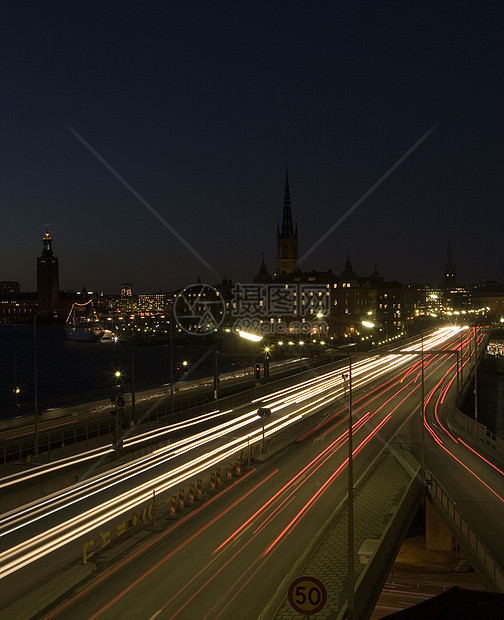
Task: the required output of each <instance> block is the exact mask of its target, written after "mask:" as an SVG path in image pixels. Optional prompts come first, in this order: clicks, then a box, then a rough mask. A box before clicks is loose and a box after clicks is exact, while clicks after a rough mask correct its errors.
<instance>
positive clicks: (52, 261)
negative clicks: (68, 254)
mask: <svg viewBox="0 0 504 620" xmlns="http://www.w3.org/2000/svg"><path fill="white" fill-rule="evenodd" d="M42 242H43V249H42V255H41V256H39V257H38V258H37V305H38V310H39V311H40V310H56V309H57V308H59V306H60V299H59V271H58V258H57V256H54V253H53V250H52V239H51V235H50V234H49V231H46V233H45V235H44V237H43V238H42Z"/></svg>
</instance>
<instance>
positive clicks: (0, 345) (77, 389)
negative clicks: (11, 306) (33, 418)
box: [0, 323, 224, 419]
mask: <svg viewBox="0 0 504 620" xmlns="http://www.w3.org/2000/svg"><path fill="white" fill-rule="evenodd" d="M36 348H37V376H38V381H37V392H38V401H39V408H40V410H41V411H43V410H44V409H47V408H49V407H58V406H64V405H68V404H71V403H76V402H81V401H85V400H92V399H98V398H106V397H108V396H110V395H112V394H117V392H118V391H120V392H123V393H124V392H129V391H131V363H132V362H131V358H132V355H133V356H134V372H135V388H136V390H141V389H148V388H151V387H156V386H158V385H162V384H164V383H169V381H170V346H169V345H154V346H139V345H129V344H126V343H122V342H120V341H119V342H117V343H115V342H113V341H108V342H89V343H88V342H74V341H70V340H68V339H67V338H66V334H65V331H64V328H63V327H62V326H58V325H44V324H42V323H41V324H38V325H37V331H36ZM212 351H213V347H211V345H203V346H202V345H201V344H197V345H195V346H182V345H174V348H173V362H174V365H175V366H176V365H177V364H180V363H181V362H182V361H184V360H186V361H188V362H189V367H191V366H192V367H194V365H195V364H196V363H197V362H198V360H199V359H200V358H201V357H202V355H204V354H205V353H207V352H210V354H209V355H208V356H207V357H206V359H205V360H204V361H203V362H202V363H201V365H200V366H198V368H197V369H196V370H195V371H194V373H193V374H191V377H194V378H196V377H201V376H208V375H211V374H212V373H213V366H212V365H213V355H212ZM14 356H16V361H17V385H18V386H19V387H20V390H21V391H20V393H19V396H18V407H17V408H15V407H14V398H13V388H14ZM33 367H34V363H33V326H32V325H0V419H6V418H10V417H14V416H16V415H23V414H31V413H33ZM117 370H119V371H121V378H120V380H117V379H116V377H115V372H116V371H117ZM222 370H224V368H222ZM174 373H175V370H174ZM118 383H119V384H120V385H119V388H117V387H116V386H117V384H118Z"/></svg>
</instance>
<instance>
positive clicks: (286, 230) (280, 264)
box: [275, 170, 299, 276]
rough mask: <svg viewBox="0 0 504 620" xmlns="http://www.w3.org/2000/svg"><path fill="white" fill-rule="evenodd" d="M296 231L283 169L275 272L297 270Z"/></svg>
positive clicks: (286, 179)
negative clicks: (280, 219)
mask: <svg viewBox="0 0 504 620" xmlns="http://www.w3.org/2000/svg"><path fill="white" fill-rule="evenodd" d="M298 257H299V255H298V233H297V226H296V227H294V224H293V221H292V209H291V198H290V188H289V175H288V172H287V170H286V171H285V192H284V206H283V214H282V228H281V230H280V229H279V228H278V227H277V264H276V274H275V275H277V276H281V275H282V274H285V273H294V272H295V271H298Z"/></svg>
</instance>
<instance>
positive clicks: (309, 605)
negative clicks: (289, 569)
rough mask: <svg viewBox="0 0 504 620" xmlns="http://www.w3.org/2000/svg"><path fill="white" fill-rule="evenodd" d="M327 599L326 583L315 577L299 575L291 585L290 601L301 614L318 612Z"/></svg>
mask: <svg viewBox="0 0 504 620" xmlns="http://www.w3.org/2000/svg"><path fill="white" fill-rule="evenodd" d="M326 600H327V592H326V589H325V587H324V584H323V583H322V582H320V581H319V580H318V579H315V577H299V578H298V579H296V580H295V581H293V582H292V583H291V584H290V586H289V603H290V604H291V605H292V607H293V608H294V609H295V610H296V611H298V612H299V613H300V614H306V615H309V614H316V613H317V612H319V611H320V610H321V609H322V608H323V607H324V605H325V604H326Z"/></svg>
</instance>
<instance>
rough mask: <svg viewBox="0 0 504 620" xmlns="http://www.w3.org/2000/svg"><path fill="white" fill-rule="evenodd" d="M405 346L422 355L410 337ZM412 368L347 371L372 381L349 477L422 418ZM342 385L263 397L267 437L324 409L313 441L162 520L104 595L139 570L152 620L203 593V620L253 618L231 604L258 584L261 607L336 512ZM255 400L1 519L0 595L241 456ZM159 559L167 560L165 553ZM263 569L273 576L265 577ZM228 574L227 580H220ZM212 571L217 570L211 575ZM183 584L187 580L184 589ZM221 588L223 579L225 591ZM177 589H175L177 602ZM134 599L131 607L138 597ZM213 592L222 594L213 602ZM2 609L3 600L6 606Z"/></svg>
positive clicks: (359, 415) (441, 339) (373, 366)
mask: <svg viewBox="0 0 504 620" xmlns="http://www.w3.org/2000/svg"><path fill="white" fill-rule="evenodd" d="M450 339H451V340H454V341H457V342H458V341H459V340H460V339H457V332H456V331H455V330H444V331H442V332H440V333H438V334H436V335H434V336H432V337H429V338H425V340H424V347H425V349H426V350H427V349H428V348H432V349H439V348H440V347H442V346H453V343H452V344H451V345H450V344H449V341H450ZM443 343H444V344H443ZM411 349H414V350H418V343H416V344H414V345H412V347H411ZM450 357H451V356H449V355H445V356H440V355H437V356H430V357H429V356H425V364H424V367H425V380H426V384H429V382H432V381H433V380H434V377H433V376H431V374H432V375H434V374H435V375H436V376H437V375H439V374H440V376H443V374H444V372H443V371H442V369H443V368H445V367H449V366H450V365H451V363H450ZM452 360H453V358H452ZM419 365H420V362H419V356H418V355H389V356H384V357H375V358H370V359H367V360H363V361H361V362H358V363H356V364H355V365H354V367H353V368H352V374H353V388H354V393H355V395H356V397H357V398H359V396H358V395H359V394H360V392H359V390H362V389H363V386H366V385H367V386H369V387H368V389H364V390H363V391H364V392H365V393H364V394H363V395H362V396H360V398H361V400H360V401H358V402H356V404H355V410H354V433H355V438H354V446H355V449H354V454H355V457H356V458H355V464H356V473H357V475H359V472H362V471H363V470H364V469H365V466H367V464H368V463H369V462H370V461H371V460H372V458H373V457H374V455H376V454H378V452H379V451H380V450H381V449H382V448H383V445H384V444H386V442H388V441H390V440H391V439H392V438H393V437H394V436H395V434H396V433H397V432H398V430H399V428H401V426H402V425H403V424H404V423H405V422H406V421H407V420H408V419H409V418H410V417H411V416H412V415H413V414H414V412H415V411H416V412H417V413H418V409H419V389H420V387H419V386H420V370H419ZM344 392H345V388H344V386H343V385H342V378H341V370H339V371H335V372H332V373H328V374H326V375H324V376H322V377H319V378H316V379H313V380H311V381H308V382H305V383H304V384H302V385H299V386H296V388H288V389H285V390H282V391H280V392H278V393H276V394H272V395H270V396H269V397H268V398H267V399H263V402H262V403H260V404H262V405H266V406H268V407H270V408H271V409H272V411H273V415H272V417H271V418H270V419H269V420H268V421H267V423H266V427H265V432H266V436H268V435H272V434H274V433H278V432H280V431H281V430H282V429H283V428H286V427H287V426H288V425H291V424H293V423H294V422H295V421H297V420H299V419H300V418H302V417H303V416H307V415H314V414H315V412H317V411H322V410H323V411H324V415H325V416H326V418H325V424H324V425H323V426H321V427H320V428H319V429H318V430H317V432H316V433H315V434H314V435H313V438H311V437H309V438H306V439H305V440H304V441H302V442H298V443H297V444H296V446H295V447H294V448H293V449H290V450H287V451H285V452H284V453H283V454H282V458H281V459H280V458H279V457H274V458H272V459H270V460H268V461H267V462H266V463H265V464H264V465H262V466H261V467H258V468H257V469H252V470H250V471H249V472H248V473H247V475H246V476H245V475H243V476H242V477H241V478H238V480H237V481H236V482H235V483H234V485H232V486H227V487H226V490H225V492H221V493H219V494H218V495H216V496H215V499H213V500H212V501H211V502H206V503H204V504H202V505H201V507H200V508H198V510H197V511H196V510H194V511H192V512H189V513H187V516H184V517H182V518H181V519H179V520H177V521H176V522H174V523H173V525H170V527H169V528H168V529H167V530H166V531H164V532H163V533H162V535H160V537H159V540H158V541H157V542H156V544H154V545H152V544H151V545H150V546H149V547H148V549H146V550H145V551H144V552H143V553H138V554H136V555H135V561H134V562H126V564H125V565H124V567H125V568H124V571H121V570H116V571H115V572H114V573H113V574H114V577H113V579H114V580H115V579H118V580H119V583H116V582H115V581H114V585H111V584H112V582H111V581H109V580H110V579H112V575H110V576H107V577H105V578H104V579H103V581H102V583H105V582H107V584H106V585H105V586H104V589H105V591H106V592H107V594H106V595H105V598H107V596H110V592H111V591H113V592H115V593H117V592H119V591H122V590H121V580H125V581H128V580H129V579H131V576H132V573H135V575H137V577H136V579H140V577H142V575H143V573H142V572H141V570H142V567H143V569H145V570H144V572H148V573H149V575H152V577H151V578H152V579H154V580H158V582H159V583H164V584H165V585H164V587H160V593H159V596H157V597H156V596H154V595H153V590H154V586H153V585H152V583H151V581H150V579H148V578H147V577H142V579H141V580H140V582H139V583H144V582H145V583H146V588H147V590H148V591H149V597H146V598H148V599H149V602H148V605H147V604H146V605H147V607H146V609H145V611H144V610H143V608H142V612H141V613H139V615H138V617H151V616H153V615H155V614H156V613H158V612H160V610H162V611H161V612H160V613H162V615H163V617H174V614H177V611H176V610H177V609H178V607H179V606H182V605H183V606H184V607H183V609H185V610H187V611H185V612H184V614H187V615H185V617H194V616H191V615H190V613H192V612H190V611H189V609H190V606H191V605H196V606H198V605H201V601H202V599H201V596H204V597H205V598H204V600H205V608H206V609H209V610H210V609H213V611H212V612H211V615H210V616H209V617H229V618H231V617H251V618H252V617H257V612H258V610H257V609H250V615H249V616H248V615H247V616H244V615H243V613H242V614H241V615H240V616H236V615H235V616H233V615H232V613H234V612H233V611H232V609H233V605H238V606H239V607H240V606H241V607H243V601H244V600H251V599H249V598H248V597H250V588H251V587H252V588H254V591H255V588H259V590H260V591H264V594H263V595H262V596H260V597H259V598H258V605H262V606H264V604H265V603H266V602H267V600H269V596H271V594H272V592H274V590H275V588H276V587H277V585H278V583H279V581H281V579H282V577H283V575H284V574H285V573H286V572H287V569H288V567H289V566H292V563H293V561H294V559H295V557H297V556H298V555H299V553H300V549H303V548H304V547H305V546H306V544H307V543H308V542H309V540H310V539H311V536H313V533H314V532H315V531H317V529H318V527H320V525H321V524H322V522H323V520H324V518H325V515H326V514H327V512H328V511H330V510H331V509H332V508H334V503H335V501H341V500H342V499H343V498H344V495H345V492H346V480H345V478H344V476H342V472H344V470H345V465H346V452H345V448H346V437H347V433H346V430H344V429H345V428H346V425H345V416H346V415H347V410H346V407H345V403H346V397H345V394H344ZM334 405H336V407H334ZM257 406H258V403H251V405H249V406H248V407H242V408H240V409H238V410H236V411H233V412H215V413H214V414H212V415H214V416H215V419H214V420H213V422H212V426H211V427H208V428H206V429H203V430H201V431H200V432H196V428H197V425H198V424H199V422H197V421H192V424H193V426H192V427H191V433H190V435H189V436H187V437H185V438H181V439H178V440H174V441H173V442H172V443H170V445H169V446H167V447H166V449H163V450H161V451H157V452H156V453H154V454H153V455H150V456H149V458H144V459H142V460H140V461H138V462H136V463H133V464H129V465H128V466H127V467H121V468H118V469H117V470H116V471H112V472H110V474H108V475H106V476H104V475H101V476H98V477H96V478H93V477H90V478H89V480H86V481H85V482H84V483H81V484H79V485H75V487H74V488H70V489H68V493H65V496H64V497H63V496H62V494H61V493H59V494H57V495H56V496H55V497H47V498H46V500H47V503H45V504H43V505H42V504H40V503H37V505H34V506H26V507H23V509H22V510H21V509H19V510H17V511H15V512H12V513H6V514H4V515H2V517H1V520H0V528H1V529H0V536H1V538H2V549H3V551H2V553H1V554H0V566H1V569H0V570H1V571H2V572H1V577H2V579H3V581H4V589H3V591H2V597H3V599H4V601H5V602H8V601H9V599H12V597H16V596H19V595H20V593H21V591H22V589H23V587H22V586H23V585H24V584H25V583H27V581H28V580H31V582H32V583H33V586H34V585H36V582H37V579H36V578H35V579H34V575H35V576H37V566H39V565H40V566H44V567H45V568H44V570H45V571H46V575H48V574H50V573H51V572H52V571H53V572H56V571H58V570H62V569H64V567H65V566H67V565H68V564H69V563H70V562H71V561H75V558H76V556H77V555H78V554H79V552H80V551H81V549H82V543H83V541H85V540H88V539H89V538H90V536H92V535H93V533H94V532H99V531H100V528H101V529H103V528H106V527H107V526H110V524H111V523H113V522H114V521H115V522H117V521H118V520H119V518H120V517H124V515H125V514H128V512H131V511H132V510H133V509H134V508H136V507H138V505H139V504H141V503H142V502H145V501H147V500H148V499H150V498H151V497H152V491H153V489H155V490H156V496H157V497H162V495H163V492H165V493H171V492H173V490H174V489H176V488H178V486H179V485H180V484H182V483H183V482H184V481H187V480H189V479H191V478H192V479H194V477H195V476H197V475H202V472H205V471H208V470H209V469H211V468H212V467H214V466H215V465H217V464H218V463H225V462H226V461H227V460H229V459H230V458H233V457H235V456H236V455H242V453H243V451H244V450H246V449H247V446H248V445H249V443H254V442H255V443H256V444H259V443H260V442H261V436H262V431H261V425H260V420H259V419H258V418H257V416H256V410H257ZM328 407H329V409H328ZM417 417H418V416H417ZM223 420H224V421H223ZM205 423H206V424H207V423H208V420H205ZM172 430H173V432H174V433H175V434H176V433H177V432H180V431H181V429H180V428H177V429H172ZM361 453H362V455H361ZM329 488H330V489H331V492H330V493H329V492H328V489H329ZM301 524H302V527H300V525H301ZM308 525H309V526H308ZM294 533H295V535H294ZM293 540H295V544H293ZM203 549H205V550H206V551H205V553H203ZM242 549H243V551H240V552H239V550H242ZM63 551H64V552H63ZM160 554H161V555H160ZM165 557H166V558H168V559H166V561H164V560H163V558H165ZM195 558H198V559H197V560H195ZM195 562H196V563H197V566H198V569H201V572H198V573H197V574H198V577H197V579H196V581H194V580H192V576H194V573H195ZM205 562H206V563H205ZM241 562H243V564H242V563H241ZM158 563H160V564H159V567H160V568H159V570H161V566H165V567H166V570H170V571H171V573H172V577H171V578H170V585H169V588H168V590H169V592H171V595H170V596H167V587H166V583H165V578H164V577H163V576H161V574H160V573H157V569H156V570H152V571H149V566H151V567H152V566H154V565H157V564H158ZM174 565H176V568H177V570H176V577H177V579H178V578H180V583H179V584H178V586H177V584H176V579H175V578H174V575H173V566H174ZM133 566H134V568H133ZM265 566H266V567H267V568H264V567H265ZM47 567H51V569H52V571H51V569H49V570H48V568H47ZM254 567H255V568H254ZM256 569H257V570H256ZM138 570H139V571H140V572H137V571H138ZM265 570H266V572H267V574H268V575H275V578H274V579H273V578H272V579H269V578H268V579H266V580H265V579H264V571H265ZM227 572H229V575H228V576H227V577H225V575H226V573H227ZM214 574H215V575H217V574H218V575H221V576H220V577H219V578H217V576H216V577H211V576H212V575H214ZM154 575H157V576H154ZM242 575H243V576H242ZM255 575H259V576H258V577H255ZM190 576H191V577H190ZM238 576H240V579H238ZM159 580H160V581H159ZM214 580H217V581H214ZM172 581H173V583H172ZM257 581H259V582H260V583H261V584H262V585H258V583H257ZM39 582H40V576H39ZM235 582H236V583H235ZM264 582H266V583H264ZM149 584H150V585H149ZM181 584H186V585H185V587H184V588H182V585H181ZM205 584H206V585H205ZM217 584H218V585H217ZM226 584H230V585H229V588H228V590H226ZM240 584H241V585H240ZM97 587H98V586H95V587H93V588H92V589H91V592H92V593H91V594H90V597H89V598H90V602H89V604H92V605H94V606H95V607H94V608H95V609H96V611H99V610H100V609H99V608H98V607H97V606H99V605H100V602H99V601H103V600H104V599H100V596H101V595H98V594H97V592H98V590H96V588H97ZM133 590H135V588H133ZM128 591H129V590H128ZM179 591H180V595H179V594H177V596H176V597H175V598H173V597H174V596H175V593H178V592H179ZM209 592H213V596H212V597H210V598H209V599H208V596H209ZM225 592H227V594H226V593H225ZM203 593H205V594H203ZM246 593H248V594H246ZM132 596H133V597H134V599H136V603H135V604H136V605H139V598H138V594H136V595H135V594H134V593H133V594H132ZM216 596H218V597H219V600H216V599H215V597H216ZM222 597H223V598H222ZM243 597H245V598H243ZM254 597H255V594H254ZM172 598H173V600H172ZM220 598H222V601H220ZM210 599H211V600H210ZM142 600H143V599H142ZM120 601H122V602H121V603H120V602H119V600H118V601H117V602H114V603H113V604H112V605H111V606H110V608H107V610H104V611H103V613H104V614H105V615H107V614H109V615H108V617H118V616H117V614H118V613H120V612H118V609H119V608H118V607H117V605H122V604H125V605H126V607H127V606H128V605H130V606H131V605H132V604H133V603H132V602H131V600H129V601H128V598H127V597H125V596H121V597H120ZM219 601H220V602H219ZM109 602H110V600H109ZM210 602H212V604H211V605H210ZM0 604H2V605H5V603H4V602H3V601H2V602H1V603H0ZM105 604H108V603H104V605H105ZM75 605H76V608H75V609H71V610H70V611H64V612H62V613H63V614H67V613H68V614H70V615H68V617H79V616H78V615H76V614H78V610H79V609H86V611H85V612H84V614H85V617H90V611H89V609H87V608H86V607H83V603H82V600H80V601H79V602H76V603H75ZM112 608H113V609H112ZM69 609H70V608H69ZM109 609H110V611H109ZM235 612H236V609H235ZM242 612H243V609H242ZM93 613H94V612H93ZM247 613H248V612H247ZM145 614H147V615H145ZM149 614H150V615H149ZM61 617H65V615H63V616H61ZM135 617H136V616H135ZM182 617H184V616H182ZM198 617H199V616H198Z"/></svg>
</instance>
